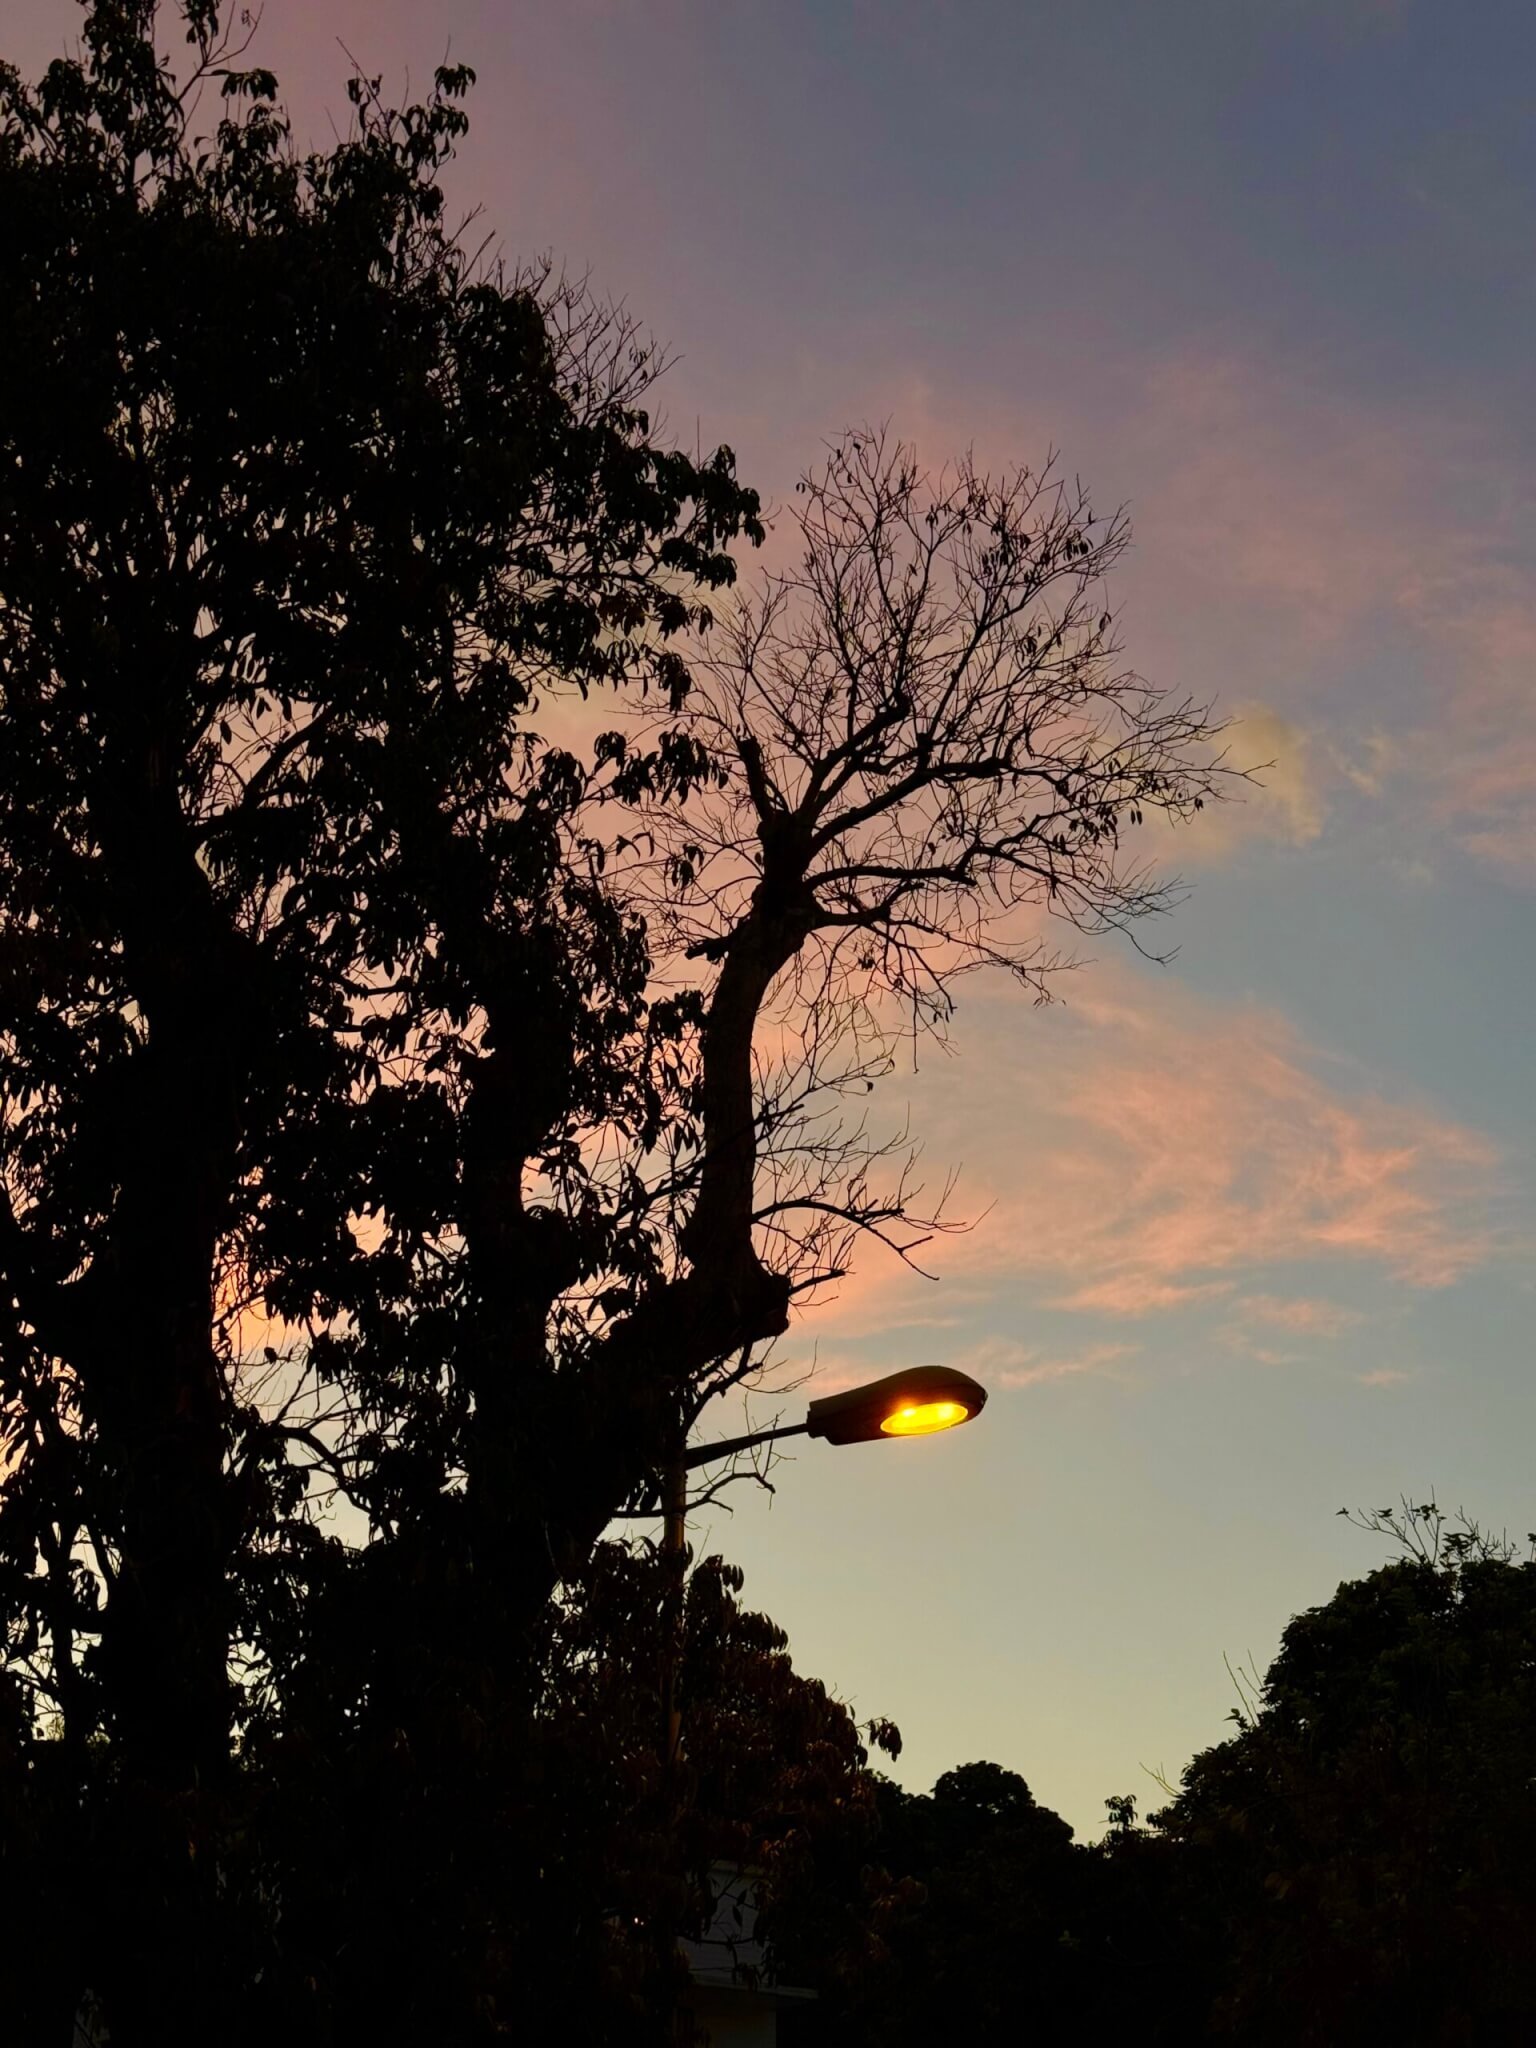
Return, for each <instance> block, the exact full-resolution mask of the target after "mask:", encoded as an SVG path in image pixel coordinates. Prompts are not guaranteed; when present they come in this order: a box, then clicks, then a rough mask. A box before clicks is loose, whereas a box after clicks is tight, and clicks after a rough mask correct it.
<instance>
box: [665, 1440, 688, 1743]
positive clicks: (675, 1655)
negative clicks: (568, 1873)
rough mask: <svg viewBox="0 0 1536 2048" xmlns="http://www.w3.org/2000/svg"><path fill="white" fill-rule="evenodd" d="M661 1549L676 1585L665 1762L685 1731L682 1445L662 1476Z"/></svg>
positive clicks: (672, 1595)
mask: <svg viewBox="0 0 1536 2048" xmlns="http://www.w3.org/2000/svg"><path fill="white" fill-rule="evenodd" d="M661 1515H662V1523H661V1549H662V1555H663V1556H664V1557H665V1558H666V1559H667V1561H668V1564H669V1566H670V1567H671V1571H672V1573H673V1574H674V1575H675V1581H676V1583H675V1584H672V1585H670V1586H669V1592H668V1598H669V1600H670V1601H671V1602H672V1613H671V1617H670V1620H671V1625H670V1627H669V1628H668V1630H667V1663H666V1670H665V1672H664V1673H663V1681H662V1750H661V1755H662V1761H663V1762H664V1763H667V1764H671V1763H673V1762H674V1761H675V1760H676V1757H677V1751H678V1744H679V1742H680V1740H681V1738H682V1732H683V1710H682V1705H681V1703H680V1701H679V1699H678V1691H677V1666H678V1659H679V1656H680V1654H681V1651H682V1635H683V1572H684V1569H685V1567H684V1563H683V1552H684V1550H685V1548H686V1547H687V1542H688V1526H687V1525H688V1454H687V1452H686V1450H685V1449H684V1447H683V1445H682V1444H679V1445H678V1447H677V1450H676V1452H675V1453H674V1455H673V1456H672V1457H671V1458H669V1459H668V1461H667V1464H666V1468H665V1470H664V1471H663V1472H662V1475H661Z"/></svg>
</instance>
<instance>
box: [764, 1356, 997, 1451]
mask: <svg viewBox="0 0 1536 2048" xmlns="http://www.w3.org/2000/svg"><path fill="white" fill-rule="evenodd" d="M986 1402H987V1390H986V1388H985V1387H983V1386H980V1385H978V1383H977V1382H976V1381H975V1380H973V1379H971V1378H970V1376H969V1375H968V1374H966V1373H963V1372H956V1371H955V1370H954V1368H953V1367H952V1366H947V1365H914V1366H909V1367H907V1369H906V1370H905V1371H903V1372H893V1373H891V1374H890V1376H889V1377H888V1378H886V1379H883V1380H874V1381H872V1382H871V1384H870V1385H869V1386H867V1387H850V1388H848V1389H847V1391H846V1392H844V1393H841V1394H824V1395H823V1396H822V1397H821V1399H820V1400H819V1401H813V1402H812V1403H811V1405H810V1411H809V1413H808V1414H807V1417H806V1424H805V1427H806V1434H807V1435H808V1436H819V1437H822V1438H823V1439H824V1440H825V1441H826V1442H827V1443H829V1444H864V1443H876V1442H878V1441H879V1440H880V1439H881V1438H882V1437H888V1436H932V1435H933V1434H934V1433H935V1432H936V1431H938V1430H941V1429H953V1428H954V1427H955V1426H956V1424H957V1423H961V1422H969V1421H971V1419H972V1418H973V1417H974V1416H977V1415H979V1414H980V1413H981V1411H982V1409H983V1408H984V1407H985V1406H986Z"/></svg>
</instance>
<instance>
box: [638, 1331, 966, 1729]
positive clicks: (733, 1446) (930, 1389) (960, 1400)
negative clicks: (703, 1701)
mask: <svg viewBox="0 0 1536 2048" xmlns="http://www.w3.org/2000/svg"><path fill="white" fill-rule="evenodd" d="M986 1405H987V1390H986V1388H985V1387H983V1386H981V1385H979V1384H978V1382H977V1381H975V1380H973V1379H972V1378H971V1377H970V1376H969V1374H967V1373H963V1372H956V1371H955V1370H954V1368H953V1367H952V1366H948V1365H912V1366H907V1367H906V1368H905V1369H904V1370H903V1371H901V1372H893V1373H890V1374H888V1375H887V1376H886V1378H885V1379H883V1380H871V1381H870V1383H869V1384H868V1386H863V1387H849V1388H846V1389H845V1390H844V1391H843V1392H842V1393H840V1394H823V1395H822V1397H821V1398H820V1400H817V1401H812V1402H811V1404H810V1406H809V1407H808V1408H807V1410H806V1414H805V1420H804V1422H791V1423H786V1424H784V1425H782V1426H781V1427H780V1428H778V1429H756V1430H753V1431H752V1433H751V1434H750V1435H749V1436H730V1437H725V1438H722V1439H721V1440H720V1441H718V1442H716V1443H712V1444H695V1445H694V1446H693V1448H692V1449H691V1450H690V1449H688V1448H687V1447H686V1446H683V1447H680V1449H679V1451H678V1453H677V1455H676V1456H674V1457H673V1458H672V1459H671V1460H670V1462H669V1463H668V1465H667V1467H666V1470H665V1471H664V1473H663V1474H662V1514H663V1529H662V1548H663V1550H665V1551H669V1552H672V1553H674V1554H675V1553H677V1552H680V1551H681V1550H682V1548H683V1545H684V1543H685V1541H686V1535H685V1530H684V1524H685V1522H686V1519H687V1513H688V1478H687V1475H688V1474H689V1473H690V1472H693V1471H696V1470H697V1469H698V1467H699V1466H700V1465H713V1464H718V1463H719V1461H720V1460H721V1459H722V1458H733V1457H735V1456H736V1455H737V1453H738V1452H740V1451H752V1450H756V1449H757V1447H758V1445H759V1444H769V1443H775V1442H777V1441H778V1440H779V1438H781V1437H786V1436H817V1437H820V1438H821V1439H822V1440H823V1442H825V1443H829V1444H868V1443H882V1442H884V1441H886V1440H887V1439H889V1438H892V1437H911V1436H935V1435H937V1434H938V1432H939V1431H940V1430H945V1429H954V1428H956V1427H957V1426H958V1425H959V1424H960V1423H962V1422H970V1421H972V1420H974V1418H975V1417H976V1416H978V1415H979V1414H980V1413H981V1411H982V1409H983V1408H985V1406H986ZM665 1693H666V1736H665V1749H664V1754H665V1755H666V1756H667V1757H668V1758H671V1757H674V1756H676V1754H677V1744H678V1735H679V1732H680V1724H681V1716H680V1714H679V1711H678V1706H677V1699H676V1691H675V1680H674V1674H673V1672H672V1669H671V1666H670V1660H669V1666H668V1670H667V1675H666V1686H665Z"/></svg>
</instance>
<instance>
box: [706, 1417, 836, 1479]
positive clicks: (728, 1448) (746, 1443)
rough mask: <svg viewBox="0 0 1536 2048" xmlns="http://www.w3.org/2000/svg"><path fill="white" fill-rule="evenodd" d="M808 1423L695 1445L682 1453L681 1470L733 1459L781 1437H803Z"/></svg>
mask: <svg viewBox="0 0 1536 2048" xmlns="http://www.w3.org/2000/svg"><path fill="white" fill-rule="evenodd" d="M809 1428H810V1423H809V1421H806V1422H787V1423H785V1425H784V1426H783V1428H782V1429H756V1430H754V1431H753V1432H752V1434H751V1435H750V1436H727V1437H722V1438H721V1439H720V1441H719V1442H718V1443H713V1444H695V1445H694V1446H693V1447H692V1449H691V1450H687V1451H685V1452H684V1453H683V1470H684V1471H685V1472H694V1471H697V1469H698V1468H699V1466H700V1465H714V1464H717V1463H718V1462H719V1460H720V1459H722V1458H734V1457H735V1456H736V1454H737V1452H738V1451H755V1450H756V1449H757V1447H758V1445H759V1444H771V1443H772V1442H773V1441H774V1440H775V1438H777V1437H781V1436H804V1435H805V1433H806V1431H807V1430H808V1429H809Z"/></svg>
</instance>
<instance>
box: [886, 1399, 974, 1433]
mask: <svg viewBox="0 0 1536 2048" xmlns="http://www.w3.org/2000/svg"><path fill="white" fill-rule="evenodd" d="M970 1412H971V1411H970V1409H969V1408H967V1407H966V1406H965V1405H964V1403H963V1402H960V1401H919V1402H910V1401H909V1402H908V1403H907V1405H906V1407H904V1408H898V1409H897V1410H896V1411H895V1413H894V1414H891V1415H887V1417H886V1418H885V1420H884V1422H882V1423H881V1425H880V1428H881V1430H882V1432H883V1433H884V1434H885V1435H886V1436H928V1435H930V1434H931V1433H932V1432H933V1431H934V1430H936V1429H953V1428H954V1426H955V1424H956V1423H957V1422H964V1420H965V1418H966V1417H967V1415H969V1414H970Z"/></svg>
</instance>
